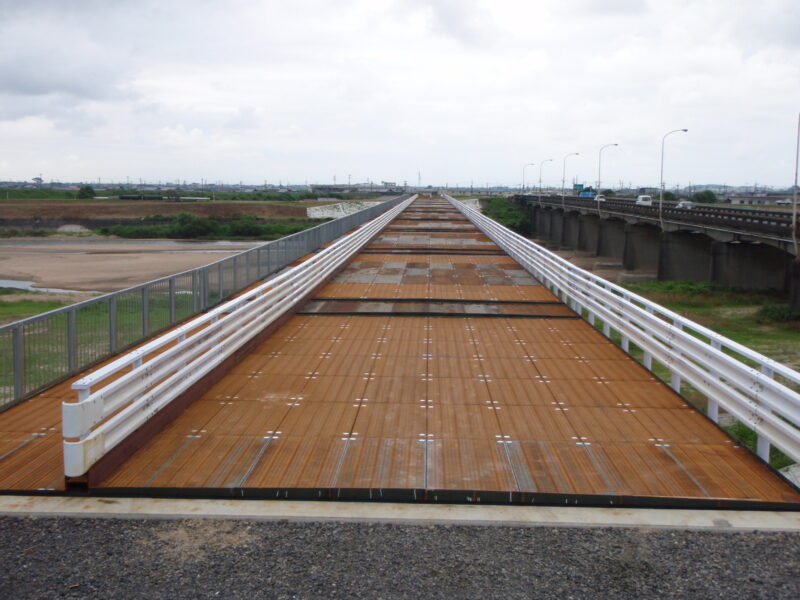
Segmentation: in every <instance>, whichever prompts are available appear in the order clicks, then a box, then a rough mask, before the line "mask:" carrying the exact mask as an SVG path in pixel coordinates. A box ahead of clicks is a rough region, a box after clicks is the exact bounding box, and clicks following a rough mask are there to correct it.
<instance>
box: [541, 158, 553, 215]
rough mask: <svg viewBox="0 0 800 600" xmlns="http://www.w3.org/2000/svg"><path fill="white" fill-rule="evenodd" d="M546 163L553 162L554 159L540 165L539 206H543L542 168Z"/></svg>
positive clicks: (544, 161)
mask: <svg viewBox="0 0 800 600" xmlns="http://www.w3.org/2000/svg"><path fill="white" fill-rule="evenodd" d="M546 162H553V159H552V158H548V159H547V160H543V161H542V162H540V163H539V206H541V205H542V167H543V166H544V163H546Z"/></svg>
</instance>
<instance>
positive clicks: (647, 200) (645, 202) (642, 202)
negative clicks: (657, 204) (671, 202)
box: [636, 196, 653, 206]
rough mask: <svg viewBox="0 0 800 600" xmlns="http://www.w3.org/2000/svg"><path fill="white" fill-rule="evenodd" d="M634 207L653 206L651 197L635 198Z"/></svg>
mask: <svg viewBox="0 0 800 600" xmlns="http://www.w3.org/2000/svg"><path fill="white" fill-rule="evenodd" d="M636 206H653V197H652V196H637V197H636Z"/></svg>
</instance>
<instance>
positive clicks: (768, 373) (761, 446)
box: [756, 365, 775, 463]
mask: <svg viewBox="0 0 800 600" xmlns="http://www.w3.org/2000/svg"><path fill="white" fill-rule="evenodd" d="M761 373H762V374H763V375H764V376H765V377H769V378H770V379H772V377H773V376H774V375H775V374H774V373H773V371H772V369H770V368H769V367H768V366H766V365H761ZM756 454H758V456H759V458H761V460H763V461H764V462H766V463H769V454H770V443H769V440H768V439H767V438H766V437H764V436H763V435H759V436H758V437H757V438H756Z"/></svg>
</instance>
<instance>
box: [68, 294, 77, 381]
mask: <svg viewBox="0 0 800 600" xmlns="http://www.w3.org/2000/svg"><path fill="white" fill-rule="evenodd" d="M75 321H76V317H75V310H74V309H73V310H71V311H69V312H68V313H67V369H69V371H70V372H72V371H75V370H76V369H77V368H78V332H77V331H76V323H75Z"/></svg>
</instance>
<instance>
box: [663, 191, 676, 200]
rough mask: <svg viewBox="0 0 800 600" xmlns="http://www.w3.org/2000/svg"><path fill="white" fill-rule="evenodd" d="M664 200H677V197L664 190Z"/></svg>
mask: <svg viewBox="0 0 800 600" xmlns="http://www.w3.org/2000/svg"><path fill="white" fill-rule="evenodd" d="M664 200H666V201H667V202H677V200H678V197H677V196H676V195H675V194H673V193H672V192H667V191H665V192H664Z"/></svg>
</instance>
